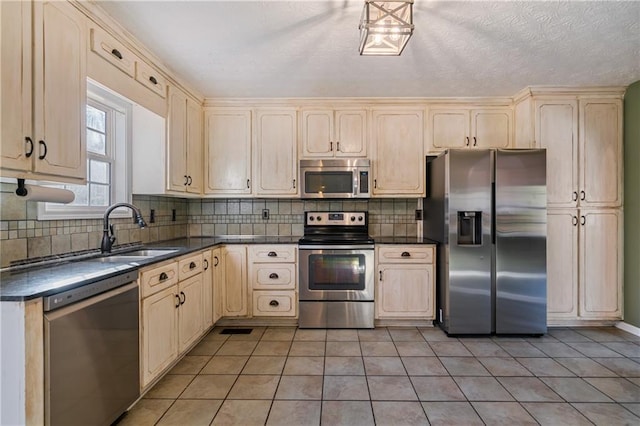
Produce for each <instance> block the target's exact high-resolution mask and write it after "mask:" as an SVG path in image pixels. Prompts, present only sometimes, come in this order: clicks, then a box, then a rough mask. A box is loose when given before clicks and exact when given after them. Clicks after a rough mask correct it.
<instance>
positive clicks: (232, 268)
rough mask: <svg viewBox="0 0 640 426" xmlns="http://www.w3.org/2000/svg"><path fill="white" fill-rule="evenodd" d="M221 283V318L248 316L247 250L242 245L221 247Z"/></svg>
mask: <svg viewBox="0 0 640 426" xmlns="http://www.w3.org/2000/svg"><path fill="white" fill-rule="evenodd" d="M221 254H222V266H223V277H224V278H223V282H224V287H223V289H222V316H224V317H244V316H247V315H249V306H248V303H249V297H248V285H247V248H246V246H244V245H239V244H238V245H236V244H232V245H227V246H224V247H222V253H221Z"/></svg>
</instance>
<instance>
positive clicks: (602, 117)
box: [579, 99, 622, 207]
mask: <svg viewBox="0 0 640 426" xmlns="http://www.w3.org/2000/svg"><path fill="white" fill-rule="evenodd" d="M579 155H580V164H581V166H582V167H581V169H580V182H581V186H580V206H581V207H619V206H621V205H622V101H621V100H619V99H614V100H606V99H605V100H600V99H592V100H591V99H583V100H581V101H580V151H579Z"/></svg>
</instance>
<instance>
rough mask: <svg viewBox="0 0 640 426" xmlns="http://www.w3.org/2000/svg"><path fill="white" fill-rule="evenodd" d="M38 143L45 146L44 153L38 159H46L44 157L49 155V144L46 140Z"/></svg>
mask: <svg viewBox="0 0 640 426" xmlns="http://www.w3.org/2000/svg"><path fill="white" fill-rule="evenodd" d="M38 144H40V146H41V147H43V148H44V153H42V154H40V155H39V156H38V159H39V160H44V158H45V157H46V156H47V144H46V143H45V142H44V141H38Z"/></svg>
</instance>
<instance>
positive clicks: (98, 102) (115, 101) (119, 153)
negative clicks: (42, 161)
mask: <svg viewBox="0 0 640 426" xmlns="http://www.w3.org/2000/svg"><path fill="white" fill-rule="evenodd" d="M130 120H131V103H130V102H129V101H127V100H126V99H124V98H121V97H120V96H118V95H116V94H114V93H112V92H110V91H108V90H106V89H104V88H102V87H100V86H98V85H96V84H92V83H91V82H89V84H88V92H87V108H86V139H87V183H86V185H73V184H52V185H50V186H54V187H57V188H65V189H69V190H71V191H73V192H74V193H75V196H76V197H75V200H74V201H73V202H72V203H69V204H56V203H38V219H40V220H43V219H44V220H47V219H81V218H82V219H89V218H101V217H102V216H103V214H104V211H105V210H106V207H107V206H109V205H111V204H113V203H116V202H130V201H131V196H130V193H129V190H128V187H129V185H128V182H129V174H130V173H129V166H128V160H129V158H130V155H129V148H128V147H129V146H130V144H129V142H128V141H129V139H130V137H129V135H130V134H131V130H130V129H131V125H130ZM118 210H120V209H118ZM130 216H131V212H130V211H129V210H123V211H114V212H113V214H112V217H130Z"/></svg>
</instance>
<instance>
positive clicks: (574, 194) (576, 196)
mask: <svg viewBox="0 0 640 426" xmlns="http://www.w3.org/2000/svg"><path fill="white" fill-rule="evenodd" d="M573 201H578V193H577V192H576V191H573Z"/></svg>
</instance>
